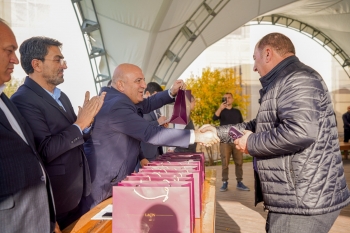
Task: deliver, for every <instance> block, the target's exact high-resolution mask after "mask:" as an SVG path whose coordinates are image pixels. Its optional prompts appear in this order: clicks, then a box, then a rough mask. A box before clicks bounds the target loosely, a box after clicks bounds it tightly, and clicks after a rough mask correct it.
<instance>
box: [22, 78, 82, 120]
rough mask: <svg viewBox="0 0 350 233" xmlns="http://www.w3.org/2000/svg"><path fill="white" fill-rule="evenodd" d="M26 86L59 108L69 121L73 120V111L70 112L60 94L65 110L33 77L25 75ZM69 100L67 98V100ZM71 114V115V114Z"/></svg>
mask: <svg viewBox="0 0 350 233" xmlns="http://www.w3.org/2000/svg"><path fill="white" fill-rule="evenodd" d="M23 85H25V86H26V87H28V88H29V89H31V90H32V91H33V92H34V93H35V94H37V95H38V96H40V97H41V98H43V99H44V100H45V101H47V102H48V103H49V104H50V105H52V106H53V107H55V108H56V109H57V110H59V111H60V112H61V113H62V114H63V115H64V116H65V117H66V118H67V119H68V120H69V121H70V122H74V121H75V119H74V116H73V115H74V113H71V111H70V108H69V106H68V105H69V103H67V102H66V100H65V99H63V98H62V95H61V96H60V101H61V103H62V104H63V106H64V108H65V110H66V111H65V110H63V109H62V108H61V106H60V105H59V104H58V103H57V102H56V100H55V99H54V98H53V97H52V96H51V95H50V94H49V93H48V92H47V91H46V90H45V89H44V88H42V87H41V86H40V85H39V84H38V83H36V82H35V81H34V80H33V79H31V78H29V77H28V76H27V77H26V79H25V81H24V84H23ZM67 101H69V100H67ZM72 114H73V115H72Z"/></svg>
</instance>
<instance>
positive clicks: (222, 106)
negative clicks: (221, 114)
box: [219, 102, 227, 111]
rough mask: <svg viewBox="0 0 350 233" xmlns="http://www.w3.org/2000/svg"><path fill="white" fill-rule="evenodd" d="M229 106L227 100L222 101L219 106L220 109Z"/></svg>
mask: <svg viewBox="0 0 350 233" xmlns="http://www.w3.org/2000/svg"><path fill="white" fill-rule="evenodd" d="M226 107H227V102H222V103H221V104H220V106H219V110H220V111H222V110H224V109H225V108H226Z"/></svg>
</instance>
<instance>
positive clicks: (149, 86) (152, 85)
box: [145, 82, 163, 95]
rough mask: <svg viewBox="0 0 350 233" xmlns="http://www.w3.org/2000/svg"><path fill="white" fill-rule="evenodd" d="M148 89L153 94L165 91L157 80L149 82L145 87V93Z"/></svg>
mask: <svg viewBox="0 0 350 233" xmlns="http://www.w3.org/2000/svg"><path fill="white" fill-rule="evenodd" d="M146 91H148V92H149V93H150V94H151V95H152V94H153V93H154V92H160V91H163V88H162V87H161V86H160V85H159V84H158V83H156V82H149V83H148V84H147V87H146V89H145V93H146Z"/></svg>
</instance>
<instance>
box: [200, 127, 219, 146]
mask: <svg viewBox="0 0 350 233" xmlns="http://www.w3.org/2000/svg"><path fill="white" fill-rule="evenodd" d="M215 130H216V129H215ZM194 134H195V139H194V141H195V142H199V143H201V144H203V145H205V146H211V145H214V144H215V143H218V142H220V139H219V137H218V136H217V134H216V132H215V133H214V132H213V131H212V130H210V129H205V131H203V130H201V129H197V130H195V131H194Z"/></svg>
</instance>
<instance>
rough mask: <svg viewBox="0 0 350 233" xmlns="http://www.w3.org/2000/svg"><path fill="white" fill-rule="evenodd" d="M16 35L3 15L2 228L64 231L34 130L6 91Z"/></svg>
mask: <svg viewBox="0 0 350 233" xmlns="http://www.w3.org/2000/svg"><path fill="white" fill-rule="evenodd" d="M17 48H18V46H17V41H16V37H15V35H14V34H13V32H12V30H11V29H10V27H9V26H8V25H7V24H6V23H5V21H4V20H3V19H1V18H0V138H1V140H0V148H1V149H0V232H2V233H12V232H24V233H32V232H56V233H59V232H61V231H60V230H59V227H58V225H57V224H56V217H55V207H54V204H53V195H52V191H51V186H50V179H49V177H48V175H47V173H46V171H45V169H44V164H43V163H42V160H41V158H40V156H39V154H38V151H37V149H36V146H35V143H34V138H33V133H32V131H31V129H30V127H29V125H28V123H27V122H26V120H25V119H24V118H23V116H22V115H21V114H20V112H19V111H18V109H17V107H16V106H15V105H14V104H13V103H12V101H11V100H9V99H8V97H7V96H6V95H5V94H4V93H3V91H4V89H5V87H6V86H5V83H6V82H9V81H10V79H11V74H12V72H13V69H14V65H17V64H18V63H19V61H18V58H17V56H16V54H15V51H16V50H17Z"/></svg>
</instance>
